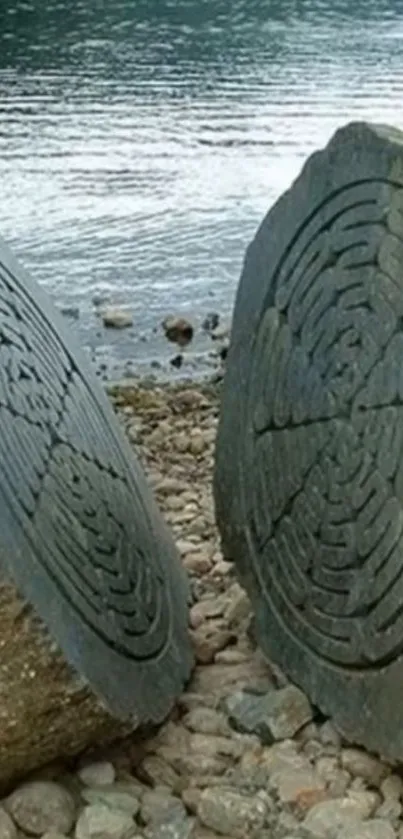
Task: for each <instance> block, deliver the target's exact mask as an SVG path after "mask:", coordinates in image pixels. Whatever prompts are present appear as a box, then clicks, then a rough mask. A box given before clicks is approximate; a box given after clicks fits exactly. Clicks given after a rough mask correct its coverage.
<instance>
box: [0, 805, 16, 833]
mask: <svg viewBox="0 0 403 839" xmlns="http://www.w3.org/2000/svg"><path fill="white" fill-rule="evenodd" d="M0 837H1V839H18V831H17V828H16V826H15V824H14V822H13V821H12V819H11V818H10V816H9V815H8V813H7V812H6V811H5V810H4V809H3V807H1V806H0Z"/></svg>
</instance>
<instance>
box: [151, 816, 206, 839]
mask: <svg viewBox="0 0 403 839" xmlns="http://www.w3.org/2000/svg"><path fill="white" fill-rule="evenodd" d="M194 826H195V820H194V819H193V818H191V817H189V816H182V817H181V818H178V817H174V818H173V820H172V821H170V822H161V823H160V824H153V825H150V826H149V827H147V828H146V830H145V832H144V838H145V839H195V834H194Z"/></svg>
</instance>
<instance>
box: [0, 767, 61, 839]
mask: <svg viewBox="0 0 403 839" xmlns="http://www.w3.org/2000/svg"><path fill="white" fill-rule="evenodd" d="M4 807H5V808H6V809H7V812H8V813H9V814H10V816H12V818H13V820H14V822H15V823H16V825H17V826H18V827H20V828H21V830H24V831H25V832H26V833H29V834H32V835H33V836H42V834H43V833H45V832H46V831H47V830H54V831H58V832H60V833H69V831H70V830H71V828H72V827H73V824H74V820H75V816H76V805H75V801H74V798H73V797H72V795H71V794H70V792H69V791H68V790H67V789H66V788H65V787H63V786H61V785H60V784H56V783H53V782H52V781H32V782H30V783H26V784H23V785H22V786H21V787H18V788H17V789H16V790H14V792H12V793H11V795H9V796H8V798H7V799H6V800H5V801H4Z"/></svg>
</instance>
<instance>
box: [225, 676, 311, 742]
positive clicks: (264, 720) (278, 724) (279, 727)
mask: <svg viewBox="0 0 403 839" xmlns="http://www.w3.org/2000/svg"><path fill="white" fill-rule="evenodd" d="M226 708H227V711H228V715H229V719H230V722H231V723H232V724H233V725H234V727H235V728H237V729H238V730H239V731H247V732H248V733H251V734H257V736H258V737H259V738H260V739H261V741H262V742H263V743H267V744H269V743H272V742H273V740H285V739H287V738H288V737H292V736H293V735H294V734H296V732H297V731H299V729H300V728H302V726H303V725H305V724H306V723H307V722H309V721H310V720H311V719H312V708H311V705H310V703H309V702H308V699H307V698H306V696H305V694H304V693H302V691H301V690H299V688H296V687H294V686H293V685H288V686H287V687H285V688H282V689H281V690H277V691H275V690H272V691H269V692H268V693H266V694H265V695H264V696H255V695H253V694H250V693H248V692H247V691H239V692H237V693H235V694H234V695H233V696H230V697H228V698H227V700H226Z"/></svg>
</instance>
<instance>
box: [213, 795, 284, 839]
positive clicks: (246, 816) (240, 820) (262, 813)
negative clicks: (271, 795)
mask: <svg viewBox="0 0 403 839" xmlns="http://www.w3.org/2000/svg"><path fill="white" fill-rule="evenodd" d="M267 810H268V805H267V803H266V801H264V799H263V798H262V797H261V796H259V795H242V794H241V793H239V792H236V791H234V790H231V789H226V788H220V787H212V788H210V789H209V788H207V789H205V790H203V792H202V794H201V796H200V801H199V805H198V808H197V813H198V816H199V819H200V821H201V822H202V824H204V825H205V826H206V827H209V828H210V829H211V830H215V831H216V832H217V833H220V834H224V836H231V837H232V839H246V837H248V839H254V837H257V836H258V835H259V831H261V830H262V828H263V826H264V823H265V819H266V815H267Z"/></svg>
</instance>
